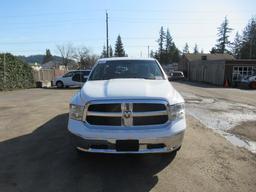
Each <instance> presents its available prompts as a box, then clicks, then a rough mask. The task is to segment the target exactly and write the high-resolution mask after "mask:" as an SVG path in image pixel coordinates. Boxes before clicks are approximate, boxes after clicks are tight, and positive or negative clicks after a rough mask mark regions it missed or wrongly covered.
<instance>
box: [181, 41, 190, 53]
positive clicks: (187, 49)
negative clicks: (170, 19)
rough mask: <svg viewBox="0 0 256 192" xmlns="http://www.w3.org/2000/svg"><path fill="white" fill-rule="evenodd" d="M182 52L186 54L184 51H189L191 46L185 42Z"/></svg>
mask: <svg viewBox="0 0 256 192" xmlns="http://www.w3.org/2000/svg"><path fill="white" fill-rule="evenodd" d="M182 53H183V54H184V53H189V46H188V43H186V44H185V47H184V49H183V51H182Z"/></svg>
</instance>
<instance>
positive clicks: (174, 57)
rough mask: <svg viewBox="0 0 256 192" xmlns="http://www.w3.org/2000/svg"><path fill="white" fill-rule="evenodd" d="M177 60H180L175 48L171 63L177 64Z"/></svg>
mask: <svg viewBox="0 0 256 192" xmlns="http://www.w3.org/2000/svg"><path fill="white" fill-rule="evenodd" d="M179 60H180V52H179V50H178V49H177V48H175V50H174V53H173V56H172V62H179Z"/></svg>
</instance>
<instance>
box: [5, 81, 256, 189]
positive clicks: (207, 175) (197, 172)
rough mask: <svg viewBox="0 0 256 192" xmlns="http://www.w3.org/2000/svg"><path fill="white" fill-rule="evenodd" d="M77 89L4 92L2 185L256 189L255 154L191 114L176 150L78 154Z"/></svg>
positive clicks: (22, 186)
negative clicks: (73, 107) (72, 110)
mask: <svg viewBox="0 0 256 192" xmlns="http://www.w3.org/2000/svg"><path fill="white" fill-rule="evenodd" d="M174 86H176V87H177V88H178V89H179V90H181V91H184V90H188V89H190V90H191V91H193V92H195V93H198V92H199V91H198V90H199V89H201V91H202V92H204V93H203V94H206V95H205V96H207V94H208V95H209V94H210V95H211V96H213V95H214V93H215V91H214V89H211V91H210V92H209V89H208V88H204V87H195V86H191V85H186V84H179V83H176V84H174ZM76 91H78V89H70V90H68V89H63V90H57V89H31V90H19V91H12V92H4V93H3V92H2V93H0V122H1V123H0V162H1V164H0V191H25V192H28V191H33V192H34V191H68V192H71V191H142V192H143V191H255V188H256V178H255V173H256V157H255V154H252V153H250V152H248V151H247V150H245V149H243V148H238V147H236V146H234V145H232V144H230V142H229V141H227V140H226V139H225V138H223V137H222V136H220V135H219V134H217V133H215V132H213V131H212V130H211V129H208V128H206V127H205V126H204V125H203V124H201V123H200V122H199V121H198V120H196V119H195V118H193V117H192V116H190V115H188V117H187V123H188V130H187V132H186V135H185V138H184V143H183V146H182V149H181V150H180V151H179V152H178V153H177V155H176V156H171V157H169V158H166V157H163V156H161V155H157V156H153V155H144V156H127V155H124V156H114V155H85V156H82V157H79V156H77V154H76V153H75V151H74V150H73V149H72V148H71V147H70V145H69V139H68V132H67V130H66V127H67V117H68V114H67V113H68V101H69V99H70V97H71V96H72V95H73V94H74V92H76ZM231 91H232V90H231ZM225 92H226V93H225V94H224V93H223V94H222V95H221V96H219V94H220V93H218V94H217V95H218V97H220V98H222V97H224V96H225V95H226V94H227V93H229V91H228V90H225ZM251 93H252V92H248V94H251ZM243 94H244V95H247V94H246V93H243ZM246 97H247V96H246ZM248 98H250V96H248ZM231 99H234V100H236V97H235V96H232V98H231Z"/></svg>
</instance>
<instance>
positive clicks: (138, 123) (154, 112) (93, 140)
mask: <svg viewBox="0 0 256 192" xmlns="http://www.w3.org/2000/svg"><path fill="white" fill-rule="evenodd" d="M185 129H186V121H185V109H184V99H183V98H182V96H181V95H180V94H179V93H178V92H177V91H176V90H175V89H174V88H173V86H172V85H171V83H170V82H169V81H168V77H167V76H166V74H165V73H164V71H163V69H162V68H161V65H160V64H159V63H158V61H157V60H155V59H129V58H107V59H99V60H98V61H97V63H96V65H95V66H94V68H93V69H92V72H91V73H90V76H89V78H88V81H87V82H86V83H85V84H84V86H83V87H82V89H81V90H80V92H78V93H77V94H76V95H75V96H73V98H72V99H71V101H70V112H69V121H68V130H69V132H70V133H71V134H70V135H71V138H72V143H73V144H74V146H75V147H76V149H77V150H78V151H80V152H81V151H84V152H94V153H170V152H174V151H175V152H176V151H177V150H179V149H180V147H181V144H182V140H183V136H184V132H185Z"/></svg>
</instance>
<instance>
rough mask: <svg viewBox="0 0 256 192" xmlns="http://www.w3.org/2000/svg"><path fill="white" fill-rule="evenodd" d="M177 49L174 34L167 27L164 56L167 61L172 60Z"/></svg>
mask: <svg viewBox="0 0 256 192" xmlns="http://www.w3.org/2000/svg"><path fill="white" fill-rule="evenodd" d="M175 49H176V47H175V44H174V43H173V41H172V36H171V34H170V31H169V29H168V28H167V30H166V35H165V55H164V56H163V58H164V61H165V63H171V62H172V60H173V54H174V52H175Z"/></svg>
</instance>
